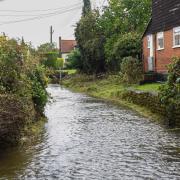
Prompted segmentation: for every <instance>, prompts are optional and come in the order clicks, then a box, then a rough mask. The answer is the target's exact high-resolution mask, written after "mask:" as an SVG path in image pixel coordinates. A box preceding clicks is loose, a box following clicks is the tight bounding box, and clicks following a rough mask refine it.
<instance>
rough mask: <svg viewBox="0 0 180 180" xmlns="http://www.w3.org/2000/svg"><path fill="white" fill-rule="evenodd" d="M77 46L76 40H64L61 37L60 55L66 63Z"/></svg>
mask: <svg viewBox="0 0 180 180" xmlns="http://www.w3.org/2000/svg"><path fill="white" fill-rule="evenodd" d="M76 46H77V43H76V41H75V40H63V39H61V37H60V38H59V51H60V55H61V57H62V58H64V60H65V61H66V59H67V57H68V54H69V53H70V52H71V51H72V50H74V49H75V48H76Z"/></svg>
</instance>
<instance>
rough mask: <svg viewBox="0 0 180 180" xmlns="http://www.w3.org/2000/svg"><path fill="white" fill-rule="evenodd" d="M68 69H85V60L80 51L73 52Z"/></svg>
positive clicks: (67, 65)
mask: <svg viewBox="0 0 180 180" xmlns="http://www.w3.org/2000/svg"><path fill="white" fill-rule="evenodd" d="M66 68H68V69H79V70H81V69H82V68H83V60H82V58H81V53H80V51H79V49H75V50H73V51H72V52H71V53H70V54H69V55H68V59H67V63H66Z"/></svg>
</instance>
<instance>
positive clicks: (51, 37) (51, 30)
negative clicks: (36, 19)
mask: <svg viewBox="0 0 180 180" xmlns="http://www.w3.org/2000/svg"><path fill="white" fill-rule="evenodd" d="M53 33H54V30H53V27H52V26H51V27H50V43H51V44H52V43H53Z"/></svg>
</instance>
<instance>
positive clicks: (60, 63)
mask: <svg viewBox="0 0 180 180" xmlns="http://www.w3.org/2000/svg"><path fill="white" fill-rule="evenodd" d="M63 67H64V59H63V58H57V59H56V69H59V68H61V69H62V68H63Z"/></svg>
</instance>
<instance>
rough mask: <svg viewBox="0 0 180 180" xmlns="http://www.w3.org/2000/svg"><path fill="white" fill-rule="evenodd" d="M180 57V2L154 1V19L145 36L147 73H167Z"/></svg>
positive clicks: (174, 0)
mask: <svg viewBox="0 0 180 180" xmlns="http://www.w3.org/2000/svg"><path fill="white" fill-rule="evenodd" d="M174 56H179V57H180V0H152V17H151V20H150V22H149V24H148V27H147V29H146V31H145V33H144V36H143V62H144V71H145V72H149V71H152V72H156V73H160V74H166V73H167V65H168V64H170V63H171V58H172V57H174Z"/></svg>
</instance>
